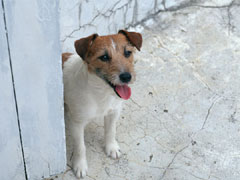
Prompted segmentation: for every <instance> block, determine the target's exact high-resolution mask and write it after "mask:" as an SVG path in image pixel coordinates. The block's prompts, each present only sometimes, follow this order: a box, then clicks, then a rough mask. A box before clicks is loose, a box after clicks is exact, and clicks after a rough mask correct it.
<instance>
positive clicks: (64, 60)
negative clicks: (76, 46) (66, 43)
mask: <svg viewBox="0 0 240 180" xmlns="http://www.w3.org/2000/svg"><path fill="white" fill-rule="evenodd" d="M71 55H73V54H72V53H69V52H66V53H62V68H63V64H64V62H66V61H67V60H68V59H69V57H70V56H71Z"/></svg>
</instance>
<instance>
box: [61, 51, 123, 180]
mask: <svg viewBox="0 0 240 180" xmlns="http://www.w3.org/2000/svg"><path fill="white" fill-rule="evenodd" d="M63 81H64V98H65V104H66V105H67V107H68V108H67V109H68V112H67V113H68V114H69V116H70V119H71V120H70V122H69V124H70V132H71V134H72V137H73V141H74V155H73V170H74V173H75V174H76V176H77V177H78V178H80V177H84V176H86V174H87V169H88V167H87V160H86V147H85V144H84V128H85V126H86V125H87V124H88V123H89V122H90V121H92V120H94V119H96V118H99V117H100V118H103V119H104V129H105V150H106V154H107V155H108V156H111V157H112V158H118V157H119V156H120V155H121V153H120V149H119V146H118V143H117V141H116V140H115V134H116V121H117V120H118V118H119V115H120V111H121V107H122V100H121V99H120V98H119V97H118V96H117V95H116V94H115V92H114V91H113V89H112V88H111V87H110V86H109V85H108V84H107V83H106V82H105V81H103V80H102V79H101V78H99V77H98V76H96V75H95V74H92V73H89V72H88V70H87V65H86V64H85V63H84V62H83V60H82V59H81V58H80V57H79V56H78V55H72V56H71V57H70V58H69V59H68V60H67V61H66V62H65V63H64V69H63Z"/></svg>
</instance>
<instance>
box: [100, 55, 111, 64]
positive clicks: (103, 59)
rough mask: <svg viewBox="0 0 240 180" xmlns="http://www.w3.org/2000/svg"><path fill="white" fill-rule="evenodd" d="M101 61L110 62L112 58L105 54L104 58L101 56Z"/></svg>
mask: <svg viewBox="0 0 240 180" xmlns="http://www.w3.org/2000/svg"><path fill="white" fill-rule="evenodd" d="M99 59H100V60H101V61H103V62H106V61H110V57H109V56H108V54H104V55H103V56H100V57H99Z"/></svg>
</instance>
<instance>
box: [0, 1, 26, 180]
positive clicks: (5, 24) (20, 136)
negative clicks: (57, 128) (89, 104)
mask: <svg viewBox="0 0 240 180" xmlns="http://www.w3.org/2000/svg"><path fill="white" fill-rule="evenodd" d="M2 9H3V21H4V26H5V31H6V40H7V47H8V57H9V65H10V71H11V78H12V85H13V95H14V100H15V108H16V114H17V123H18V132H19V138H20V146H21V152H22V158H23V166H24V174H25V179H26V180H28V174H27V168H26V162H25V153H24V148H23V140H22V133H21V123H20V119H19V111H18V103H17V95H16V88H15V81H14V76H13V66H12V58H11V51H10V44H9V37H8V29H7V20H6V13H5V4H4V0H2Z"/></svg>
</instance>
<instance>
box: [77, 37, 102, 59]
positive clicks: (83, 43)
mask: <svg viewBox="0 0 240 180" xmlns="http://www.w3.org/2000/svg"><path fill="white" fill-rule="evenodd" d="M97 37H98V34H93V35H91V36H88V37H85V38H82V39H79V40H77V41H75V43H74V46H75V49H76V52H77V53H78V55H79V56H80V57H81V58H82V59H83V60H85V55H86V53H87V51H88V48H89V47H90V46H91V44H92V43H93V41H94V40H95V39H96V38H97Z"/></svg>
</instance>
